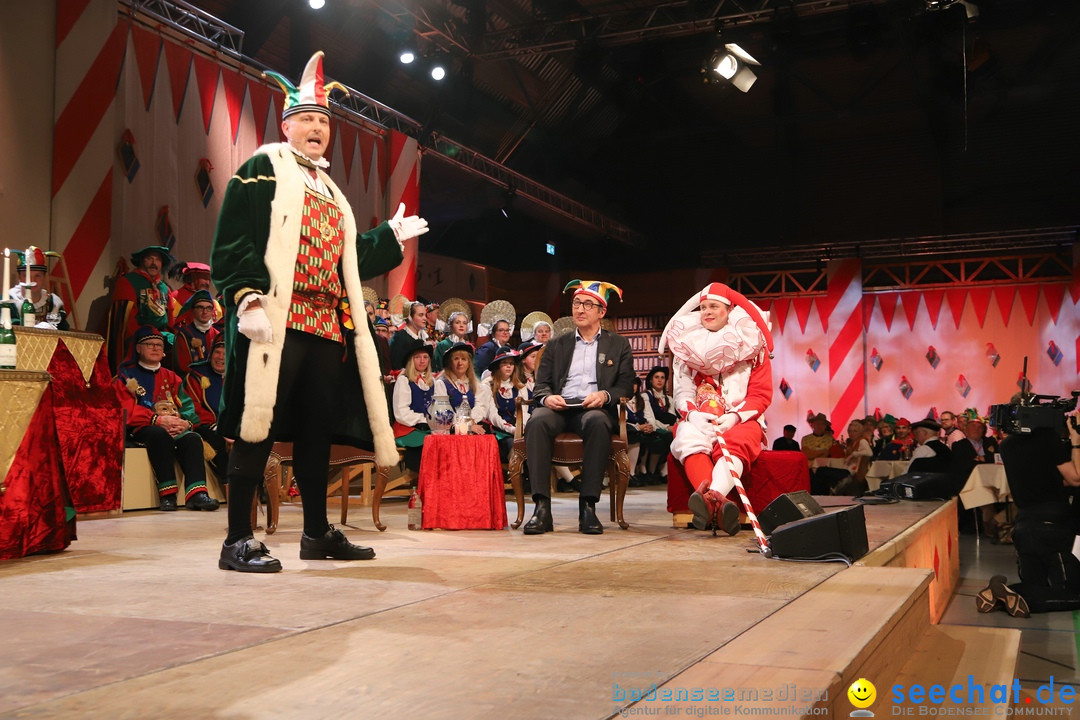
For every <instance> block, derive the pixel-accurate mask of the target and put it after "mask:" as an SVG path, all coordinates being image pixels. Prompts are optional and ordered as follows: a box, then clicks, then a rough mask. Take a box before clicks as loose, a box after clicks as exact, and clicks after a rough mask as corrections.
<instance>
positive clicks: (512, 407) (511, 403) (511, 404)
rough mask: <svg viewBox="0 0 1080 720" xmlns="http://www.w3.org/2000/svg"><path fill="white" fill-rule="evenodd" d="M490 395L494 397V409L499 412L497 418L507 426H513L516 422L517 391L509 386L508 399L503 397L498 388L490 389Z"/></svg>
mask: <svg viewBox="0 0 1080 720" xmlns="http://www.w3.org/2000/svg"><path fill="white" fill-rule="evenodd" d="M491 392H492V393H494V395H495V407H496V408H497V409H498V411H499V417H501V418H502V419H503V421H505V422H506V423H507V424H509V425H513V424H514V423H515V422H516V421H517V403H516V402H515V400H516V399H517V396H518V392H519V390H518V389H517V388H516V387H514V386H513V385H511V386H510V393H511V394H510V397H503V396H502V393H501V392H499V390H498V388H492V390H491Z"/></svg>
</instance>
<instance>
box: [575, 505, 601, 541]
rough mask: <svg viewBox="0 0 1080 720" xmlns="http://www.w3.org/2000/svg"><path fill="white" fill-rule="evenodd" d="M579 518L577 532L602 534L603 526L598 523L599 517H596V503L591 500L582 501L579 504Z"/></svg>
mask: <svg viewBox="0 0 1080 720" xmlns="http://www.w3.org/2000/svg"><path fill="white" fill-rule="evenodd" d="M580 511H581V519H580V520H578V532H580V533H584V534H585V535H603V534H604V526H603V525H601V524H600V518H598V517H596V505H595V504H594V503H591V502H583V503H581V505H580Z"/></svg>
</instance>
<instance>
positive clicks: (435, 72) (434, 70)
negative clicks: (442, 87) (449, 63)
mask: <svg viewBox="0 0 1080 720" xmlns="http://www.w3.org/2000/svg"><path fill="white" fill-rule="evenodd" d="M444 77H446V68H444V67H443V66H442V65H439V64H435V65H432V66H431V79H432V80H442V79H443V78H444Z"/></svg>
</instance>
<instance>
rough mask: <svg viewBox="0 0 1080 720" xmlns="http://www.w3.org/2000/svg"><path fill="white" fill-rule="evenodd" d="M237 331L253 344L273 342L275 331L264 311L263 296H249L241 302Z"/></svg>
mask: <svg viewBox="0 0 1080 720" xmlns="http://www.w3.org/2000/svg"><path fill="white" fill-rule="evenodd" d="M236 329H237V330H239V331H240V334H242V335H244V336H245V337H247V339H248V340H251V341H252V342H258V343H268V342H273V339H274V329H273V328H272V327H271V326H270V318H268V317H267V316H266V311H265V310H263V306H262V296H261V295H248V296H247V297H246V298H244V299H243V300H242V301H241V302H240V307H239V308H238V318H237V322H236Z"/></svg>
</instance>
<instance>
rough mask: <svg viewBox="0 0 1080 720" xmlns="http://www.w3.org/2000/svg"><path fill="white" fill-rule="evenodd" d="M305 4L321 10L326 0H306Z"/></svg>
mask: <svg viewBox="0 0 1080 720" xmlns="http://www.w3.org/2000/svg"><path fill="white" fill-rule="evenodd" d="M307 4H308V5H310V6H311V9H312V10H321V9H322V6H323V5H325V4H326V0H307Z"/></svg>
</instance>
